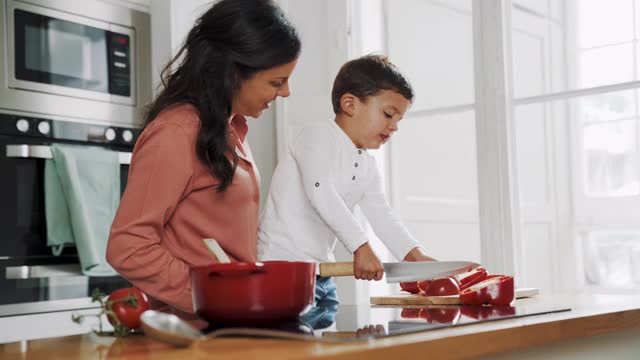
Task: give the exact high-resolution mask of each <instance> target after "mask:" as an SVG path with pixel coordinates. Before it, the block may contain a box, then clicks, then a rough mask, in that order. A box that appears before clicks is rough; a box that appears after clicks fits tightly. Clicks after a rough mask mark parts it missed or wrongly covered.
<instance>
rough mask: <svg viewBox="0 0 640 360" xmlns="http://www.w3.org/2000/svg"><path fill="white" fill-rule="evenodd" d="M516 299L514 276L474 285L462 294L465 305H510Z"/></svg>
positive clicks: (497, 277) (493, 278)
mask: <svg viewBox="0 0 640 360" xmlns="http://www.w3.org/2000/svg"><path fill="white" fill-rule="evenodd" d="M514 297H515V290H514V285H513V277H512V276H504V275H501V276H496V277H492V278H490V279H486V280H484V281H481V282H479V283H477V284H475V285H472V286H470V287H468V288H466V289H465V290H463V291H461V292H460V302H461V303H462V304H464V305H483V304H489V305H508V304H510V303H511V302H512V301H513V299H514Z"/></svg>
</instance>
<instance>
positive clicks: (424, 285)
mask: <svg viewBox="0 0 640 360" xmlns="http://www.w3.org/2000/svg"><path fill="white" fill-rule="evenodd" d="M429 284H431V280H421V281H418V289H419V290H420V294H422V295H424V292H425V291H426V290H427V288H428V287H429Z"/></svg>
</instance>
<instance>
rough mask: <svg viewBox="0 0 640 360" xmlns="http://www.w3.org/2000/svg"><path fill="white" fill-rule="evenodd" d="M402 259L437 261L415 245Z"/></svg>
mask: <svg viewBox="0 0 640 360" xmlns="http://www.w3.org/2000/svg"><path fill="white" fill-rule="evenodd" d="M402 261H437V260H436V259H434V258H432V257H430V256H427V254H425V253H424V251H423V250H422V248H421V247H419V246H416V247H414V248H413V249H411V251H409V253H408V254H407V256H405V257H404V259H402Z"/></svg>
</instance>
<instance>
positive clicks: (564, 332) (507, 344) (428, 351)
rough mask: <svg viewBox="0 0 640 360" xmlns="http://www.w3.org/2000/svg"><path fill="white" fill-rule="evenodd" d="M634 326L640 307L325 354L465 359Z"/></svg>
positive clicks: (335, 356) (637, 323) (639, 317)
mask: <svg viewBox="0 0 640 360" xmlns="http://www.w3.org/2000/svg"><path fill="white" fill-rule="evenodd" d="M633 328H640V309H633V310H624V311H615V312H611V313H605V314H597V315H591V316H583V317H578V318H568V319H560V320H553V321H550V322H545V323H537V324H531V325H522V326H519V327H511V328H504V329H499V330H491V331H487V332H475V333H470V334H464V335H457V336H456V335H454V336H451V337H444V338H440V339H432V340H425V341H420V340H416V341H403V339H402V337H417V336H416V335H417V334H412V335H401V336H398V337H390V338H387V339H382V340H381V341H377V342H373V343H370V344H367V345H365V346H357V345H354V346H353V347H352V348H351V347H348V348H345V347H341V348H340V350H338V351H336V352H334V353H329V352H327V353H324V354H322V355H324V356H322V357H327V358H332V359H362V358H363V356H366V358H367V360H371V359H385V360H388V359H390V358H396V359H397V358H398V357H407V358H408V357H420V358H422V357H423V356H426V355H428V356H429V357H430V358H446V359H463V358H470V357H475V356H481V355H488V354H494V353H500V352H507V351H512V350H517V349H524V348H527V347H533V346H537V345H542V344H549V343H553V342H559V341H563V340H571V339H575V338H579V337H587V336H593V335H599V334H606V333H611V332H615V331H620V330H625V329H633ZM336 350H337V349H336Z"/></svg>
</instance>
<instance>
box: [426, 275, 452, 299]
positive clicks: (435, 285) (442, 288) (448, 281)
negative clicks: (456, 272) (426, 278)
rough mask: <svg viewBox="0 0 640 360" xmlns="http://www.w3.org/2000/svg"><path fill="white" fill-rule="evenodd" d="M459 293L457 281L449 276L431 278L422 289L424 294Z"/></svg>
mask: <svg viewBox="0 0 640 360" xmlns="http://www.w3.org/2000/svg"><path fill="white" fill-rule="evenodd" d="M459 293H460V287H459V286H458V283H457V282H455V280H453V279H452V278H450V277H446V278H440V279H434V280H431V282H430V283H429V286H428V287H427V289H426V290H425V291H424V295H426V296H446V295H458V294H459Z"/></svg>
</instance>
